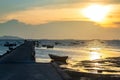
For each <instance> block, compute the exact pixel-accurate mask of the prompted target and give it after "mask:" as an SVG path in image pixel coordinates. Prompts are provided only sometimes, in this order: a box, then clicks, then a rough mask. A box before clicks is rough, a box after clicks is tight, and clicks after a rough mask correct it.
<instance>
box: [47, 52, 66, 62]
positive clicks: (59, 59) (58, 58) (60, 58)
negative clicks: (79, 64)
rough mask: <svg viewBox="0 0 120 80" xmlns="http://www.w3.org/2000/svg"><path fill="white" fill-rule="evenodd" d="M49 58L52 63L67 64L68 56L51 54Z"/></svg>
mask: <svg viewBox="0 0 120 80" xmlns="http://www.w3.org/2000/svg"><path fill="white" fill-rule="evenodd" d="M49 56H50V58H51V59H52V61H57V62H62V63H67V62H66V60H67V59H68V56H57V55H53V54H49Z"/></svg>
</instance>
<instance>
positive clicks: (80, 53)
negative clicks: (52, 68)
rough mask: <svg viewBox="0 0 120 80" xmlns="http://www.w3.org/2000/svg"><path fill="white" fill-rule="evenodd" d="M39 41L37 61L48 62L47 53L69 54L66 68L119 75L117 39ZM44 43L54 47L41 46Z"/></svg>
mask: <svg viewBox="0 0 120 80" xmlns="http://www.w3.org/2000/svg"><path fill="white" fill-rule="evenodd" d="M39 43H40V45H39V47H36V48H35V51H36V61H37V62H50V58H49V56H48V54H55V55H58V56H69V58H68V60H67V62H68V65H64V67H67V68H68V69H72V70H75V71H80V72H81V71H82V72H87V73H101V74H117V75H120V41H119V40H80V41H76V40H69V41H67V40H62V41H44V40H43V41H39ZM45 43H46V44H49V45H50V44H51V45H54V48H46V47H42V44H45ZM55 43H57V44H55Z"/></svg>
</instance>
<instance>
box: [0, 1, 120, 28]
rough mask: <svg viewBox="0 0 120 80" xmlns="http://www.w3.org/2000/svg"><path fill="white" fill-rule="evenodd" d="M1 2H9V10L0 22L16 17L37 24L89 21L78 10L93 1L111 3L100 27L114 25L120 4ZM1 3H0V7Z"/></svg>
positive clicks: (117, 20)
mask: <svg viewBox="0 0 120 80" xmlns="http://www.w3.org/2000/svg"><path fill="white" fill-rule="evenodd" d="M0 2H1V1H0ZM12 2H13V3H12ZM2 3H4V4H5V3H7V4H9V6H7V8H8V9H9V10H10V11H11V12H10V13H6V14H5V15H2V18H0V22H4V21H8V20H12V19H17V20H19V21H20V22H24V23H26V24H32V25H39V24H45V23H49V22H52V21H89V20H88V19H87V18H85V17H84V16H83V15H82V14H81V12H80V10H81V9H82V8H84V7H85V6H87V5H88V4H93V3H106V4H112V6H113V7H114V9H113V10H112V12H111V13H110V15H109V16H108V18H107V19H106V21H107V22H105V23H102V24H99V25H101V26H102V27H115V26H116V24H115V22H119V21H120V17H118V16H119V15H120V12H119V7H120V4H114V3H119V0H115V1H113V0H106V1H104V0H70V1H67V0H34V1H33V0H22V1H18V0H12V1H11V2H10V3H9V1H8V2H6V1H5V0H4V1H3V0H2ZM2 3H0V4H1V5H0V6H1V7H2V5H3V4H2ZM15 3H16V4H15ZM17 3H19V4H17ZM7 4H6V5H7ZM13 4H14V5H13ZM106 4H105V5H106ZM4 7H5V6H4ZM12 9H13V10H12ZM116 16H117V17H116ZM111 17H112V18H111ZM117 26H118V25H117Z"/></svg>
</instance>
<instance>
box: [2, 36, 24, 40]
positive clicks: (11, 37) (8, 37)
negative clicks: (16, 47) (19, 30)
mask: <svg viewBox="0 0 120 80" xmlns="http://www.w3.org/2000/svg"><path fill="white" fill-rule="evenodd" d="M0 39H23V38H21V37H17V36H0Z"/></svg>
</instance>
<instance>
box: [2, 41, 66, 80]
mask: <svg viewBox="0 0 120 80" xmlns="http://www.w3.org/2000/svg"><path fill="white" fill-rule="evenodd" d="M34 54H35V52H34V45H33V42H31V41H27V42H25V43H24V44H23V45H21V46H19V47H18V48H16V49H15V50H13V51H12V52H11V53H9V54H6V55H5V56H3V57H1V58H0V80H66V79H64V78H63V77H62V76H61V75H60V74H59V72H58V71H57V70H56V69H55V68H54V67H53V65H52V64H51V63H36V62H35V58H34Z"/></svg>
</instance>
